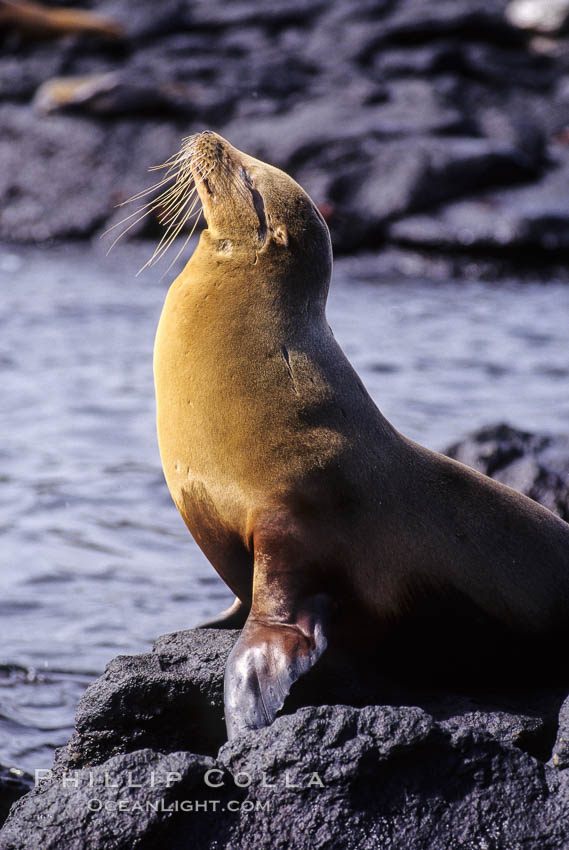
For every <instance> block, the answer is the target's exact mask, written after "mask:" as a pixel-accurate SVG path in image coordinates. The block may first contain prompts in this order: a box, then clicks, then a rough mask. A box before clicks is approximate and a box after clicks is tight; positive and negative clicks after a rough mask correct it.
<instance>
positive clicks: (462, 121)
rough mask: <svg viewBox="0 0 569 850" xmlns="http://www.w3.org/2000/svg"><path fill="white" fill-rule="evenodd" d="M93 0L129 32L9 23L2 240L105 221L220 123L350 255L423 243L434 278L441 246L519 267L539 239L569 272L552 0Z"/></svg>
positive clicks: (564, 100) (544, 263)
mask: <svg viewBox="0 0 569 850" xmlns="http://www.w3.org/2000/svg"><path fill="white" fill-rule="evenodd" d="M524 4H525V5H524ZM80 5H81V7H83V8H85V7H88V8H89V9H91V10H94V11H97V10H98V11H100V12H103V13H105V14H107V15H108V14H109V13H111V14H112V15H113V16H114V18H116V21H117V22H118V24H119V25H120V26H121V27H122V30H123V35H122V36H121V37H119V38H115V39H113V40H111V41H109V40H104V39H101V38H96V37H93V36H92V35H88V34H83V35H75V36H68V37H66V38H62V39H59V40H57V41H52V42H50V43H49V44H46V43H45V42H41V41H38V42H29V41H26V40H23V39H22V36H21V33H18V31H17V30H16V29H14V28H12V29H11V28H10V27H9V26H8V27H5V29H4V30H3V33H2V34H1V35H0V39H2V42H3V43H2V47H3V52H2V58H1V59H0V98H1V99H2V100H3V101H4V106H3V107H2V116H1V117H2V120H1V123H0V165H1V166H2V167H1V168H0V174H1V175H4V176H3V178H2V179H0V202H1V209H2V215H1V216H0V239H3V240H9V241H18V242H26V241H28V242H30V241H32V242H33V241H44V240H49V239H53V238H70V237H72V238H76V237H84V236H90V235H93V234H96V233H98V232H100V231H101V230H102V229H104V227H105V226H106V225H109V224H114V223H116V222H117V221H118V218H117V214H116V212H115V210H114V205H115V204H116V203H117V202H118V201H120V200H124V199H126V198H127V197H129V196H130V195H131V194H133V193H134V192H136V191H139V190H140V189H142V188H144V186H145V185H147V183H146V169H147V168H148V167H149V166H150V165H153V164H156V163H157V162H160V161H163V160H164V159H166V157H167V156H169V155H170V154H171V153H173V152H174V151H175V150H176V149H177V147H178V145H179V139H180V138H181V137H182V136H185V135H188V134H189V133H191V132H194V131H197V130H201V129H203V128H205V127H207V128H209V129H214V130H218V131H220V132H222V133H223V134H224V135H226V136H227V137H228V138H229V139H230V141H232V142H233V143H234V144H236V145H237V146H242V147H244V148H246V149H247V151H248V152H250V153H252V154H254V155H257V156H261V157H262V158H265V159H268V160H270V161H271V162H274V163H275V164H276V165H278V166H280V167H282V168H285V169H287V170H288V171H290V172H291V173H292V174H293V176H295V177H297V178H298V179H299V180H300V181H301V182H302V183H303V185H305V187H306V188H307V190H308V191H309V192H310V193H311V194H312V195H313V197H314V199H315V201H316V202H317V203H318V204H319V205H320V206H321V207H322V209H323V211H324V212H325V214H326V217H327V220H328V222H329V224H330V227H331V231H332V236H333V241H334V246H335V248H336V250H337V252H344V253H346V252H350V253H352V252H355V251H361V250H366V251H369V250H373V251H376V252H380V253H381V252H387V254H388V255H389V253H390V252H393V251H394V250H395V251H396V252H397V251H399V250H400V249H399V248H398V247H397V246H400V245H402V244H405V245H406V246H408V247H407V250H408V251H409V250H411V251H413V252H415V261H416V263H418V264H419V266H421V267H422V268H424V270H425V271H427V272H428V268H429V263H426V264H422V257H423V255H425V254H427V255H429V256H430V257H431V258H432V259H433V262H435V263H436V262H438V261H439V260H438V258H441V259H440V261H441V262H442V263H443V264H445V263H446V262H448V260H447V258H448V257H451V258H452V261H451V262H454V263H455V265H458V266H462V267H465V269H466V268H467V267H468V265H469V264H471V262H472V256H474V257H478V258H483V261H493V262H494V261H495V262H494V264H493V265H492V273H493V274H501V273H502V271H504V272H505V271H506V269H507V270H508V271H509V272H510V271H512V270H513V271H514V273H515V272H516V270H520V269H521V270H523V269H524V268H525V266H526V264H527V263H528V262H529V258H528V256H526V253H525V252H526V249H527V254H528V255H529V253H530V251H531V252H532V253H531V261H532V263H533V265H534V266H535V267H536V268H541V274H542V275H544V276H548V275H549V276H559V275H560V274H563V270H562V269H561V270H560V268H559V265H560V264H559V263H558V261H557V256H556V252H560V251H562V250H564V248H565V246H566V242H567V239H568V236H567V221H566V218H567V216H566V208H565V206H566V205H565V206H563V203H562V202H563V199H564V197H563V195H564V192H565V191H566V189H567V188H568V185H567V182H568V179H569V175H568V173H567V168H566V159H567V157H566V155H565V153H566V151H565V149H566V146H567V138H566V136H567V128H568V127H569V97H568V96H567V91H569V88H568V83H567V80H569V61H568V60H567V55H568V53H567V50H566V45H565V43H564V41H563V38H564V36H563V32H562V27H561V25H557V24H556V25H555V27H549V28H548V29H547V32H548V38H547V40H545V41H544V40H543V39H541V41H540V40H539V39H537V40H536V38H534V35H533V33H534V32H537V31H539V30H543V29H544V27H543V26H542V25H541V24H539V25H538V24H535V25H533V24H532V27H533V30H530V31H528V30H527V18H528V14H529V13H528V12H527V8H529V6H530V5H531V6H532V9H533V11H532V14H534V13H535V14H534V17H535V15H537V17H536V20H538V18H539V19H540V20H541V18H540V16H541V17H543V16H544V15H545V16H549V17H551V14H552V13H553V7H552V6H551V4H549V5H548V4H547V3H542V2H539V0H535V1H534V0H516V2H514V0H512V2H510V3H507V2H506V0H476V2H466V0H464V2H463V1H462V0H460V1H459V0H452V2H449V0H444V2H438V3H437V4H431V5H428V4H425V3H424V2H423V1H422V0H389V2H388V0H383V2H369V0H357V2H356V3H355V4H354V3H347V0H342V2H340V3H335V4H333V6H330V4H326V3H322V2H319V0H295V2H294V3H289V4H287V5H286V7H283V8H280V7H278V8H276V7H275V6H274V4H273V5H271V4H270V3H261V4H259V3H256V2H252V1H251V2H248V0H243V2H239V3H238V4H235V3H233V4H230V5H229V6H227V5H226V4H224V3H222V2H221V0H215V2H205V0H203V2H201V1H200V2H193V3H191V4H186V3H183V2H181V0H167V2H164V3H161V4H156V3H150V2H148V0H143V2H140V3H137V4H136V7H132V4H127V3H126V0H117V2H115V3H113V4H112V7H110V6H109V5H108V4H104V3H102V2H99V1H98V0H89V2H83V3H81V4H80ZM522 5H524V8H526V7H527V8H526V11H525V12H524V13H523V14H522V13H521V12H520V9H521V7H522ZM558 6H559V8H561V6H562V3H561V0H556V4H555V9H556V10H557V8H558ZM516 10H517V11H516ZM536 10H537V11H536ZM538 13H539V14H538ZM556 14H557V12H556ZM524 15H525V17H524ZM522 18H523V20H522ZM556 20H557V18H556ZM82 81H85V82H82ZM67 112H68V113H70V115H66V114H65V113H67ZM71 113H73V119H72V118H71ZM145 137H148V138H150V137H152V138H153V139H154V142H155V146H149V147H147V146H145V145H141V144H140V140H141V139H143V138H145ZM441 204H446V206H444V207H441ZM418 213H420V215H419V216H418V215H417V214H418ZM156 227H157V224H156V220H154V221H152V220H150V221H149V226H148V227H143V228H140V227H135V228H133V230H132V231H130V232H129V235H138V234H140V233H144V234H145V235H148V234H149V233H153V232H155V230H156ZM520 248H521V249H522V250H521V253H520ZM466 254H468V257H466V256H465V255H466ZM504 258H506V259H507V260H508V263H509V265H508V264H506V265H504V263H503V260H504ZM382 264H383V265H385V263H383V261H381V262H380V263H379V266H381V265H382ZM455 273H456V270H455ZM465 273H468V272H467V271H465Z"/></svg>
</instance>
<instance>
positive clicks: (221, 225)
mask: <svg viewBox="0 0 569 850" xmlns="http://www.w3.org/2000/svg"><path fill="white" fill-rule="evenodd" d="M191 170H192V175H193V178H194V181H195V187H196V191H197V193H198V195H199V198H200V201H201V204H202V208H203V213H204V216H205V219H206V222H207V231H205V232H204V235H205V238H206V239H208V240H209V241H210V242H211V244H212V247H213V248H214V249H215V250H216V251H217V252H218V253H219V254H221V255H224V254H225V255H227V256H235V255H238V256H239V257H240V259H242V260H244V261H248V262H249V263H252V264H253V265H257V264H261V265H263V266H267V265H272V264H274V263H275V262H278V263H279V265H280V266H284V267H290V266H291V265H295V266H301V265H304V266H307V267H311V266H312V268H313V267H314V261H315V260H316V259H317V260H318V267H319V268H320V269H322V270H323V271H324V274H325V275H326V276H327V277H329V275H330V270H331V257H332V251H331V245H330V234H329V232H328V227H327V226H326V223H325V221H324V219H323V218H322V216H321V214H320V212H319V210H318V208H317V207H316V205H315V204H314V202H313V201H312V200H311V198H310V197H309V196H308V195H307V193H306V192H305V191H304V189H302V187H301V186H299V184H298V183H296V182H295V181H294V180H293V179H292V177H289V175H288V174H285V172H284V171H281V170H280V169H278V168H275V167H274V166H272V165H268V164H267V163H265V162H262V161H261V160H258V159H255V158H254V157H252V156H248V155H247V154H245V153H243V152H242V151H240V150H237V148H234V147H233V145H231V144H229V142H227V141H226V140H225V139H224V138H222V136H219V135H218V134H217V133H212V132H204V133H200V134H199V135H198V136H196V137H194V141H193V153H192V157H191Z"/></svg>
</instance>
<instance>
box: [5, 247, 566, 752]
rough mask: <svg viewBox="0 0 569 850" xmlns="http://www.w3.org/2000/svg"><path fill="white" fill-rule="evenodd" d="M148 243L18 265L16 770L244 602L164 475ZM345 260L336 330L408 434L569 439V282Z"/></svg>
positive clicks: (12, 519) (12, 512)
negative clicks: (470, 276)
mask: <svg viewBox="0 0 569 850" xmlns="http://www.w3.org/2000/svg"><path fill="white" fill-rule="evenodd" d="M148 251H149V247H148V246H144V245H141V244H138V245H130V246H125V247H122V248H118V249H117V250H115V251H114V252H113V254H112V255H111V256H110V257H109V258H107V257H105V255H104V254H103V253H102V252H101V251H100V250H99V249H98V248H95V249H91V248H88V247H84V246H80V245H77V246H68V247H65V248H57V249H55V248H52V249H50V250H48V249H37V250H36V249H34V250H30V249H27V250H20V249H9V250H6V249H4V250H3V251H2V252H1V253H0V285H1V292H2V299H1V303H0V380H1V387H2V404H1V409H0V423H1V426H0V427H1V439H0V546H1V549H0V554H1V567H2V569H1V570H0V614H1V615H2V635H3V641H2V650H1V655H0V662H1V663H2V664H3V666H0V762H2V763H5V764H16V765H18V766H20V767H26V768H28V769H34V768H36V767H45V766H49V764H50V763H51V759H52V750H53V747H54V746H57V745H60V744H62V743H63V742H64V741H65V740H66V739H67V737H68V735H69V732H70V726H71V725H72V721H73V712H74V706H75V703H76V700H77V698H78V696H79V695H80V693H81V692H82V690H83V689H84V687H85V686H86V684H87V683H88V682H89V681H90V679H91V678H93V677H94V676H95V675H96V674H98V673H99V672H100V671H101V670H102V669H103V667H104V665H105V663H106V662H107V661H108V660H110V659H111V658H112V657H114V656H115V655H117V654H119V653H131V652H144V651H147V650H148V649H149V647H150V646H151V643H152V640H153V639H154V638H155V637H156V636H157V635H159V634H162V633H164V632H169V631H174V630H176V629H183V628H188V627H190V626H192V625H193V624H195V623H196V622H197V621H198V620H200V619H202V618H204V617H207V616H210V615H213V614H215V613H217V612H218V611H219V610H221V609H222V608H223V607H224V606H225V605H227V604H228V603H229V601H230V600H231V596H230V594H229V591H228V590H227V589H226V587H225V585H224V584H223V583H222V582H221V581H220V580H219V579H218V578H217V577H216V575H215V573H214V571H213V568H212V567H211V566H210V565H209V564H208V562H207V561H206V559H205V558H204V557H203V555H202V554H201V553H200V551H199V550H198V548H197V546H196V545H195V544H194V543H193V541H192V539H191V538H190V536H189V534H188V533H187V531H186V529H185V526H184V525H183V523H182V521H181V519H180V518H179V516H178V514H177V512H176V510H175V508H174V506H173V504H172V502H171V500H170V496H169V494H168V492H167V489H166V486H165V483H164V481H163V477H162V472H161V468H160V461H159V457H158V450H157V446H156V439H155V430H154V397H153V385H152V345H153V338H154V331H155V327H156V324H157V321H158V316H159V313H160V309H161V305H162V301H163V298H164V295H165V292H166V289H167V286H168V283H169V280H171V279H172V275H171V274H170V275H168V277H167V278H165V279H164V280H160V274H161V273H162V269H159V270H158V271H157V272H154V271H150V272H146V273H145V274H143V275H142V276H140V277H138V278H136V277H135V272H136V271H137V269H138V268H139V266H140V265H142V263H143V262H144V261H145V260H146V258H147V256H148ZM361 268H362V265H361V263H358V264H357V265H355V264H353V263H352V262H351V261H350V260H343V261H341V262H339V263H337V264H336V271H335V279H334V285H333V288H332V292H331V296H330V301H329V310H328V318H329V321H330V324H331V325H332V328H333V330H334V333H335V335H336V338H337V339H338V341H339V342H340V344H341V345H342V346H343V347H344V349H345V351H346V352H347V354H348V356H349V357H350V359H351V360H352V362H353V363H354V365H355V366H356V368H357V370H358V371H359V373H360V375H361V376H362V378H363V380H364V382H365V384H366V385H367V387H368V389H369V391H370V392H371V394H372V396H373V397H374V399H375V400H376V402H377V403H378V405H379V406H380V408H381V409H382V411H383V413H384V414H385V415H386V416H387V417H388V418H389V419H390V420H391V422H392V423H393V424H394V425H395V426H396V427H397V428H399V429H400V430H401V431H403V432H404V433H405V434H407V435H408V436H410V437H412V438H414V439H416V440H419V441H420V442H422V443H424V444H425V445H427V446H429V447H431V448H436V449H442V448H444V447H445V446H446V445H448V444H450V443H452V442H453V441H455V440H456V439H458V438H460V437H461V436H463V435H464V434H466V433H467V432H468V431H469V430H472V429H473V428H476V427H478V426H480V425H483V424H488V423H491V422H496V421H508V422H510V423H511V424H513V425H517V426H521V427H523V428H527V429H530V430H532V429H534V430H545V431H551V432H567V431H568V430H569V393H568V392H567V385H568V376H569V343H568V333H567V328H568V316H569V287H566V286H563V285H562V284H559V285H557V284H548V285H546V286H545V285H539V284H536V285H523V286H520V285H516V284H515V283H510V284H499V285H496V284H485V283H471V284H468V283H453V282H449V283H447V284H436V285H433V284H431V283H426V282H423V281H409V280H404V281H401V280H393V281H387V282H381V283H377V282H376V281H375V280H374V279H373V277H374V275H373V268H371V270H370V272H369V279H365V280H364V279H361V278H362V273H361Z"/></svg>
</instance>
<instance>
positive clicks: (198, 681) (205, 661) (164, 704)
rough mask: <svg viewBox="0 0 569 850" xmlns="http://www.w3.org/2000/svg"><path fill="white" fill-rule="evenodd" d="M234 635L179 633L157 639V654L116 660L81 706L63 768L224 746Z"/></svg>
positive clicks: (209, 750)
mask: <svg viewBox="0 0 569 850" xmlns="http://www.w3.org/2000/svg"><path fill="white" fill-rule="evenodd" d="M237 634H238V633H237V632H231V631H221V632H215V631H213V630H203V631H199V632H197V631H193V632H179V633H176V634H173V635H164V636H163V637H161V638H159V639H158V640H157V642H156V644H155V647H154V651H153V652H152V654H149V655H133V656H129V655H125V656H119V657H118V658H115V659H114V660H113V661H111V662H110V663H109V664H108V665H107V667H106V669H105V672H104V674H103V676H101V678H100V679H97V680H96V681H95V682H93V684H92V685H91V686H90V687H89V688H88V689H87V690H86V692H85V694H84V695H83V697H82V699H81V701H80V702H79V706H78V708H77V718H76V724H75V731H74V733H73V735H72V737H71V739H70V741H69V744H68V745H67V747H66V748H64V749H62V750H60V752H59V756H58V760H57V763H58V766H61V767H63V766H64V767H66V768H73V767H84V766H86V765H92V764H100V763H102V762H103V761H104V760H105V759H106V758H108V757H109V754H115V753H121V752H125V751H132V750H140V749H143V748H147V747H153V748H156V749H162V748H163V747H164V746H167V747H168V749H169V750H170V751H171V750H178V749H179V750H182V749H194V751H196V752H200V753H215V752H216V750H217V748H218V747H219V746H220V744H221V743H222V742H223V741H224V740H225V725H224V722H223V673H224V669H225V662H226V660H227V656H228V654H229V652H230V650H231V648H232V646H233V644H234V643H235V640H236V639H237ZM188 638H189V639H188ZM165 733H166V737H165Z"/></svg>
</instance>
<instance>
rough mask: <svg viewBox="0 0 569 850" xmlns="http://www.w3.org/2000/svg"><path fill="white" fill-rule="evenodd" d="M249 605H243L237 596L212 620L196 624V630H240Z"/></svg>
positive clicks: (245, 618) (247, 614)
mask: <svg viewBox="0 0 569 850" xmlns="http://www.w3.org/2000/svg"><path fill="white" fill-rule="evenodd" d="M249 608H250V606H249V605H245V603H244V602H242V601H241V600H240V599H239V597H238V596H236V597H235V599H234V600H233V602H232V604H231V605H230V606H229V608H226V609H225V610H224V611H221V612H220V613H219V614H218V615H217V617H214V618H213V619H212V620H205V621H204V622H203V623H198V624H197V626H195V628H196V629H242V628H243V626H244V625H245V622H246V620H247V617H248V616H249Z"/></svg>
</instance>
